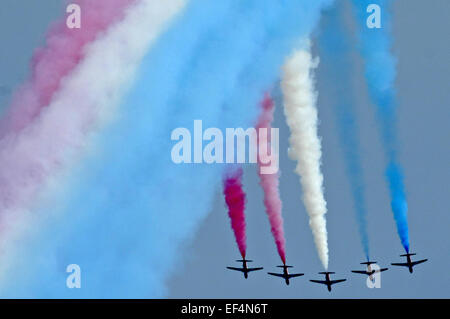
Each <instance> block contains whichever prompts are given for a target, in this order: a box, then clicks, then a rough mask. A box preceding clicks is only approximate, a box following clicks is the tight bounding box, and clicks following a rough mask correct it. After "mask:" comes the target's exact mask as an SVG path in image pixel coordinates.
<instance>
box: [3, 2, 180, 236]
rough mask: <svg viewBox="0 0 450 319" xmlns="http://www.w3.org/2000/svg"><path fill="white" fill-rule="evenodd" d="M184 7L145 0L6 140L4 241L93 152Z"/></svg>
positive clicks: (95, 45) (88, 50)
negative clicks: (91, 145)
mask: <svg viewBox="0 0 450 319" xmlns="http://www.w3.org/2000/svg"><path fill="white" fill-rule="evenodd" d="M184 3H185V2H184V0H172V1H171V2H170V3H169V2H167V4H166V5H165V6H164V7H163V9H162V8H161V6H160V4H159V1H158V0H143V1H139V2H137V3H136V4H135V5H133V6H132V7H130V10H129V11H128V12H127V15H126V17H125V18H124V20H123V21H122V22H120V23H118V24H116V25H113V26H112V27H111V28H110V29H109V30H108V32H107V33H105V34H104V35H103V36H102V37H101V38H99V39H97V41H95V42H93V43H91V44H90V45H89V46H88V47H87V48H86V53H85V54H86V57H85V58H84V59H83V60H82V61H80V63H79V64H78V65H77V67H76V68H74V70H73V71H72V74H71V76H70V77H68V78H66V79H65V81H64V84H63V85H62V87H61V89H60V90H59V91H58V92H57V93H56V94H55V95H54V97H53V99H52V102H51V103H50V104H49V105H48V106H47V107H46V108H45V110H43V111H41V113H40V114H39V116H38V117H37V118H36V119H35V120H34V121H32V122H31V123H30V124H29V125H27V126H26V127H25V128H24V129H23V130H21V131H20V132H19V133H18V134H14V135H7V136H5V137H4V138H3V139H1V140H0V166H1V167H2V168H3V169H2V170H1V171H0V182H1V184H0V208H1V216H0V217H1V220H0V224H1V226H2V228H5V229H4V230H3V232H2V237H3V236H4V234H5V232H6V231H7V230H9V229H10V228H12V227H9V226H11V225H12V223H17V222H18V221H20V220H21V219H22V218H24V217H23V216H22V214H18V213H19V212H26V211H27V210H28V209H30V207H31V205H32V202H33V201H32V200H33V199H34V198H36V197H37V196H38V195H39V194H40V192H41V190H42V188H43V186H46V185H47V184H48V183H50V182H51V181H52V179H53V178H54V177H55V176H58V175H59V174H60V173H62V172H63V168H66V167H67V166H69V164H71V163H72V162H74V161H75V160H76V159H78V158H79V157H80V156H81V155H82V153H83V152H82V151H87V146H88V143H87V142H88V141H87V138H88V137H89V136H91V134H92V133H94V132H97V131H98V130H99V129H100V128H101V127H102V126H103V125H102V124H104V123H106V122H107V121H108V120H110V118H111V117H113V116H114V113H115V110H116V105H117V104H118V103H119V101H120V98H121V96H122V95H123V94H124V93H125V92H126V90H127V89H128V87H129V86H130V85H131V83H132V80H133V78H134V75H135V73H136V71H137V69H138V66H139V63H140V62H141V60H142V58H143V56H144V54H145V52H146V51H147V50H148V48H149V46H150V45H151V43H152V41H154V40H155V39H156V37H157V36H158V35H159V33H160V32H161V31H162V30H164V28H165V27H166V25H167V22H168V20H169V19H170V18H171V17H172V16H173V15H174V14H175V13H176V12H178V11H179V10H181V9H182V8H183V6H184ZM130 34H133V35H134V36H130ZM93 79H95V81H93ZM86 83H88V84H86ZM68 114H70V116H68Z"/></svg>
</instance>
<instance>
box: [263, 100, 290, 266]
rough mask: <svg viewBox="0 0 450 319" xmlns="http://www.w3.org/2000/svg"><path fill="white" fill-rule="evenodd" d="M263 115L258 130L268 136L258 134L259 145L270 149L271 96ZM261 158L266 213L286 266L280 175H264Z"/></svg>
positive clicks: (272, 110)
mask: <svg viewBox="0 0 450 319" xmlns="http://www.w3.org/2000/svg"><path fill="white" fill-rule="evenodd" d="M261 107H262V113H261V115H260V117H259V119H258V124H257V130H258V132H260V129H261V128H267V132H268V133H267V134H261V135H260V133H258V145H267V149H270V141H269V140H268V134H269V132H270V130H271V124H272V121H273V112H274V102H273V100H272V98H271V97H270V95H269V94H266V96H265V97H264V100H263V102H262V105H261ZM263 165H264V164H263V163H261V159H260V156H258V175H259V179H260V184H261V187H262V188H263V191H264V205H265V207H266V213H267V216H268V217H269V222H270V227H271V231H272V235H273V237H274V239H275V243H276V245H277V250H278V254H279V255H280V258H281V260H282V261H283V264H286V248H285V245H286V240H285V238H284V228H283V217H282V215H281V209H282V203H281V199H280V192H279V189H278V187H279V173H278V172H277V173H275V174H262V173H261V166H263Z"/></svg>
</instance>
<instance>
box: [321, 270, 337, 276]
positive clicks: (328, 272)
mask: <svg viewBox="0 0 450 319" xmlns="http://www.w3.org/2000/svg"><path fill="white" fill-rule="evenodd" d="M319 274H320V275H326V274H330V275H332V274H335V273H334V272H331V271H322V272H319Z"/></svg>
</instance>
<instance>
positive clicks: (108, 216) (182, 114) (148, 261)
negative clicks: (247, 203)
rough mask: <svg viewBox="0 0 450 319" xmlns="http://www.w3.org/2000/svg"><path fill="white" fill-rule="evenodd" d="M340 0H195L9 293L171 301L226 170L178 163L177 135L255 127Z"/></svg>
mask: <svg viewBox="0 0 450 319" xmlns="http://www.w3.org/2000/svg"><path fill="white" fill-rule="evenodd" d="M329 2H330V1H317V0H310V1H298V0H283V1H272V0H248V1H245V2H243V1H240V0H229V1H210V0H193V1H192V3H191V5H190V6H189V8H188V9H187V12H185V14H184V15H183V16H182V17H181V18H180V20H178V21H177V22H176V23H175V25H174V26H173V27H172V28H171V30H170V31H169V32H168V33H167V34H166V35H164V36H163V37H162V38H161V39H160V40H159V43H158V44H157V46H156V48H155V49H154V50H153V51H152V52H150V53H149V55H148V56H147V57H146V58H145V61H144V63H143V65H142V67H141V73H140V75H139V78H138V80H137V83H138V84H137V85H136V86H135V87H134V88H133V89H132V91H131V92H130V94H129V95H128V96H127V97H126V98H125V100H124V103H123V105H122V109H121V110H122V111H121V114H120V121H118V122H117V123H115V124H114V125H113V126H111V127H110V128H109V129H107V130H106V132H104V133H103V135H102V136H100V137H99V139H98V141H97V142H96V147H97V149H96V153H95V154H93V155H92V156H91V157H90V158H89V159H88V160H87V161H85V162H84V163H83V164H82V165H81V167H79V168H78V169H77V170H76V171H75V172H74V173H73V174H72V176H71V178H70V187H68V188H67V189H66V190H64V194H65V196H63V198H64V199H65V200H64V201H62V202H58V203H54V204H53V206H54V207H53V208H52V209H48V208H47V207H46V208H47V209H45V210H42V213H43V212H44V211H46V212H48V211H49V210H50V212H51V213H50V214H48V215H49V216H61V217H60V218H56V217H52V218H51V220H50V222H49V225H46V227H45V232H42V233H41V235H40V236H39V237H37V236H33V237H30V238H29V239H28V240H27V241H24V243H22V245H21V246H22V247H23V248H22V249H21V250H19V253H20V255H22V256H27V257H26V260H21V261H18V263H17V265H15V267H14V269H12V270H11V272H10V273H9V274H8V275H9V277H10V278H14V282H11V283H9V284H8V285H4V286H2V294H4V295H7V296H10V297H12V296H21V297H29V296H32V297H60V298H61V297H69V298H70V297H72V298H89V297H97V298H105V297H122V298H123V297H125V298H129V297H134V298H136V297H161V296H164V295H165V294H166V293H167V291H166V287H165V280H166V278H167V277H168V276H169V275H170V274H171V273H172V272H173V270H174V269H175V267H176V262H177V261H180V260H181V257H182V256H180V255H182V253H181V251H182V250H181V248H183V245H184V244H185V243H186V242H189V241H190V239H191V238H192V236H193V234H194V232H195V230H196V228H197V227H198V225H199V223H200V222H201V221H202V220H203V218H204V217H205V215H206V214H207V212H208V211H209V209H210V208H211V204H212V198H213V195H214V193H215V191H216V187H218V186H219V185H220V178H221V171H222V169H223V168H224V166H222V165H212V166H208V165H187V164H182V165H176V164H174V163H173V162H172V160H171V158H170V154H171V148H172V146H173V145H174V144H175V143H174V142H173V141H171V140H170V135H171V132H172V130H173V129H175V128H177V127H186V128H191V130H190V131H191V132H193V130H192V123H193V121H194V120H195V119H201V120H203V125H204V128H206V127H218V128H224V127H227V126H229V125H230V124H232V126H231V127H243V128H246V127H248V126H249V125H251V124H253V123H252V122H253V121H254V120H255V119H256V117H257V109H258V103H259V100H260V99H261V96H262V92H264V90H265V89H266V88H267V87H268V86H269V85H270V84H271V83H273V82H274V80H275V79H276V77H277V74H278V71H279V68H280V66H281V65H282V63H283V59H284V57H285V56H286V55H287V54H288V53H290V51H291V50H292V49H293V48H294V46H295V44H296V40H297V39H298V38H301V37H303V36H305V35H307V34H309V32H310V31H311V29H312V27H313V26H314V25H315V23H316V22H317V20H318V18H319V14H320V9H321V8H322V7H323V5H324V4H327V3H329ZM224 112H225V113H224ZM47 206H48V205H47ZM71 263H76V264H79V265H80V267H81V269H82V273H83V274H84V275H83V278H84V279H83V283H82V288H81V289H73V290H69V289H67V288H66V286H65V280H66V276H67V274H66V273H65V267H66V266H67V265H68V264H71ZM30 265H31V266H30ZM177 269H178V270H180V266H179V265H178V267H177Z"/></svg>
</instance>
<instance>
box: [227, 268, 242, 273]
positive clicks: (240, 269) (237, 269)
mask: <svg viewBox="0 0 450 319" xmlns="http://www.w3.org/2000/svg"><path fill="white" fill-rule="evenodd" d="M227 268H228V269H230V270H236V271H242V272H245V271H244V268H236V267H227Z"/></svg>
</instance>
